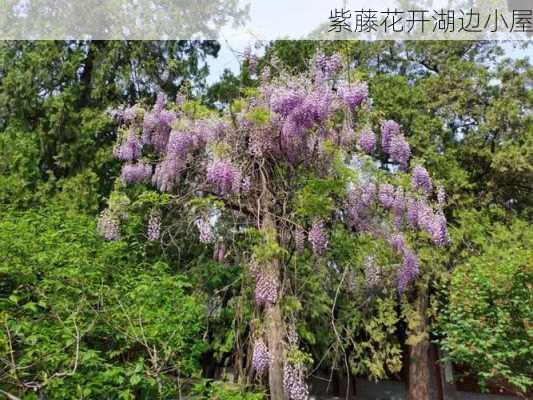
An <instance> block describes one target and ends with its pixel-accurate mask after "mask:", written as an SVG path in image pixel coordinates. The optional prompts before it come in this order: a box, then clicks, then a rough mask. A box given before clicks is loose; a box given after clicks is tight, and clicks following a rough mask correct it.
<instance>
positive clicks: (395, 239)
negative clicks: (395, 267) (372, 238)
mask: <svg viewBox="0 0 533 400" xmlns="http://www.w3.org/2000/svg"><path fill="white" fill-rule="evenodd" d="M388 241H389V243H390V245H391V247H392V248H393V250H394V251H396V252H397V253H400V254H402V253H403V252H404V250H405V249H406V246H405V238H404V237H403V235H402V234H401V233H393V234H392V235H391V236H390V238H389V240H388Z"/></svg>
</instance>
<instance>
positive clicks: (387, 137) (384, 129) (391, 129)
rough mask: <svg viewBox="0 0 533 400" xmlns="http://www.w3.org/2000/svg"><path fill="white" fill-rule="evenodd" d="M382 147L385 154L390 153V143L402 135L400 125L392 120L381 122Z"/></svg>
mask: <svg viewBox="0 0 533 400" xmlns="http://www.w3.org/2000/svg"><path fill="white" fill-rule="evenodd" d="M380 130H381V147H382V148H383V151H384V152H385V153H387V154H388V153H389V152H390V141H391V139H392V138H393V137H394V136H398V135H399V134H400V125H398V123H397V122H395V121H392V120H386V121H382V122H381V129H380Z"/></svg>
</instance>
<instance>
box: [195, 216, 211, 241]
mask: <svg viewBox="0 0 533 400" xmlns="http://www.w3.org/2000/svg"><path fill="white" fill-rule="evenodd" d="M196 227H197V228H198V232H199V233H200V242H202V243H211V242H213V241H214V240H215V234H214V233H213V227H212V226H211V224H210V223H209V221H208V220H207V219H205V218H199V219H197V220H196Z"/></svg>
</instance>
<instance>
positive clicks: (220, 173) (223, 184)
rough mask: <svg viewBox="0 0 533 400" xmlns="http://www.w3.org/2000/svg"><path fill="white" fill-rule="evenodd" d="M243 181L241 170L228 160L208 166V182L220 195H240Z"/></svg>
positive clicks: (215, 161) (213, 162) (216, 161)
mask: <svg viewBox="0 0 533 400" xmlns="http://www.w3.org/2000/svg"><path fill="white" fill-rule="evenodd" d="M241 181H242V174H241V171H240V169H239V168H237V167H235V166H234V165H233V164H231V163H230V162H229V161H226V160H220V159H218V160H214V161H212V162H211V163H210V164H209V165H208V166H207V182H208V183H209V184H211V185H212V186H213V188H214V190H215V191H216V192H217V193H218V194H220V195H229V194H233V193H238V192H239V190H240V185H241Z"/></svg>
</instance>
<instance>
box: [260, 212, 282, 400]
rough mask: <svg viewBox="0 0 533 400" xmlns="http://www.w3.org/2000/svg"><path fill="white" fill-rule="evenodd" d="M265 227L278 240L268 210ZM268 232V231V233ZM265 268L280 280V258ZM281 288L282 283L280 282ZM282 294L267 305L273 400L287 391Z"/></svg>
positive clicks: (266, 314) (270, 377)
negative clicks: (284, 372) (284, 377)
mask: <svg viewBox="0 0 533 400" xmlns="http://www.w3.org/2000/svg"><path fill="white" fill-rule="evenodd" d="M263 229H266V230H269V231H270V234H272V235H273V239H274V240H276V241H277V240H278V236H277V231H276V225H275V223H274V221H273V220H272V217H271V215H270V214H269V213H268V212H267V213H266V214H265V215H264V218H263ZM267 234H268V233H267ZM264 268H265V269H266V270H267V271H268V273H269V274H272V276H274V277H276V279H277V281H278V282H280V271H279V269H280V266H279V260H278V259H276V258H275V259H272V260H270V261H269V262H268V263H267V265H265V266H264ZM279 288H281V283H280V284H279ZM280 297H281V295H280V293H278V299H277V301H276V303H275V304H269V305H267V306H266V307H265V322H266V323H265V327H266V337H267V344H268V351H269V352H270V367H269V370H268V386H269V389H270V399H271V400H284V399H285V391H284V390H283V332H284V330H283V319H282V317H281V308H280V305H279V303H280V300H281V298H280Z"/></svg>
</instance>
